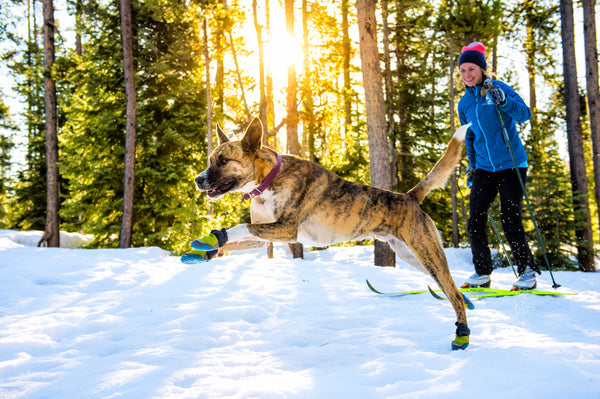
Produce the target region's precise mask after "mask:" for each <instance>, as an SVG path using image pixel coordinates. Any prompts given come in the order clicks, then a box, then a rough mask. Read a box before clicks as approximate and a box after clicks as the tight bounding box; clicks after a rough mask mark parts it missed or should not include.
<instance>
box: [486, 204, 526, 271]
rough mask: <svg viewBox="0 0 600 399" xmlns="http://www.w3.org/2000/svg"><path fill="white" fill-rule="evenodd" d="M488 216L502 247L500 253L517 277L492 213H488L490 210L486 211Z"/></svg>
mask: <svg viewBox="0 0 600 399" xmlns="http://www.w3.org/2000/svg"><path fill="white" fill-rule="evenodd" d="M488 218H489V219H490V222H491V224H492V230H494V233H496V237H497V238H498V241H500V246H501V248H502V254H503V255H504V257H505V258H506V260H507V261H508V264H509V265H510V267H512V270H513V273H514V274H515V277H519V275H518V274H517V271H516V270H515V266H514V265H513V263H512V261H511V260H510V256H508V252H507V251H506V247H505V246H504V240H502V237H500V232H499V231H498V228H497V227H496V223H495V222H494V218H493V217H492V214H491V213H490V211H488Z"/></svg>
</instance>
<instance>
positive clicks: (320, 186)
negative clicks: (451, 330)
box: [196, 119, 470, 349]
mask: <svg viewBox="0 0 600 399" xmlns="http://www.w3.org/2000/svg"><path fill="white" fill-rule="evenodd" d="M467 128H468V125H465V126H462V127H461V128H460V129H458V131H457V132H456V134H455V135H454V136H453V137H452V139H451V140H450V143H449V145H448V148H447V149H446V151H445V152H444V155H443V156H442V157H441V158H440V160H439V161H438V162H437V163H436V165H435V166H434V167H433V169H432V170H431V172H430V173H429V174H428V175H427V176H426V177H425V178H424V179H423V180H422V181H421V182H419V183H418V184H417V185H416V186H415V187H413V188H412V189H411V190H410V191H408V192H407V193H393V192H391V191H386V190H382V189H379V188H375V187H370V186H366V185H362V184H358V183H353V182H350V181H346V180H343V179H341V178H340V177H338V176H337V175H335V174H334V173H333V172H331V171H329V170H326V169H324V168H322V167H320V166H319V165H317V164H316V163H314V162H310V161H307V160H305V159H300V158H296V157H294V156H290V155H281V156H279V155H278V154H277V153H276V152H275V151H274V150H272V149H270V148H267V147H263V146H262V145H261V142H262V131H263V129H262V124H261V123H260V121H259V119H254V120H253V121H252V122H251V123H250V125H249V126H248V128H247V130H246V132H245V134H244V137H243V138H242V139H241V140H239V141H230V140H229V139H228V138H227V136H226V135H225V134H224V133H223V131H222V130H221V128H220V127H217V134H218V137H219V146H218V147H217V148H216V149H215V150H214V151H213V152H212V154H211V155H210V160H209V166H208V168H207V169H206V170H205V171H204V172H202V173H201V174H200V175H198V177H196V185H197V186H198V188H199V189H200V190H202V191H206V192H207V194H208V196H209V197H210V198H212V199H216V198H220V197H221V196H223V195H224V194H226V193H228V192H230V191H242V192H244V193H246V194H247V196H250V197H252V202H251V207H250V214H251V220H252V223H250V224H241V225H238V226H235V227H233V228H231V229H229V230H227V237H228V242H227V244H225V245H224V246H223V247H222V248H221V249H220V250H219V251H228V250H232V249H240V247H242V248H248V247H249V246H248V245H247V243H246V245H244V244H240V243H241V242H244V241H251V242H254V244H258V243H259V242H260V243H268V242H269V241H276V242H288V243H293V242H300V243H303V244H306V245H311V246H325V245H330V244H334V243H339V242H344V241H351V240H361V239H365V238H376V239H378V240H381V241H386V242H387V243H388V244H389V245H390V246H391V248H392V249H393V250H394V252H395V253H396V254H397V255H398V257H399V258H401V259H402V260H404V261H406V262H407V263H409V264H410V265H412V266H414V267H416V268H417V269H420V270H422V271H423V272H425V273H427V274H429V275H430V276H431V277H433V279H434V280H435V281H436V282H437V284H438V285H439V286H440V288H441V289H442V290H443V292H444V293H445V294H446V296H447V297H448V299H449V300H450V302H451V303H452V306H453V307H454V311H455V312H456V317H457V322H456V325H457V330H456V335H457V337H456V340H455V341H454V342H453V345H452V347H453V349H464V348H465V347H466V346H467V345H468V336H469V333H470V331H469V328H468V327H467V316H466V312H465V304H464V302H463V297H462V294H461V293H460V292H459V291H458V289H457V288H456V286H455V284H454V281H453V279H452V276H451V275H450V271H449V269H448V262H447V260H446V256H445V254H444V250H443V247H442V243H441V240H440V237H439V233H438V231H437V229H436V227H435V225H434V223H433V221H432V220H431V218H430V217H429V216H428V215H427V214H426V213H425V212H423V210H421V208H420V206H419V204H420V203H421V201H423V199H424V198H425V196H427V194H428V193H429V192H430V191H431V190H433V189H435V188H440V187H443V186H444V185H445V184H446V181H447V179H448V177H449V176H450V174H451V173H452V172H453V171H454V168H455V167H456V165H457V164H458V162H459V161H460V159H461V157H462V149H463V145H464V139H465V134H466V130H467ZM265 180H267V181H266V182H265ZM261 183H267V184H268V187H266V188H265V187H264V184H263V187H261V190H260V191H254V190H255V188H256V187H257V186H259V185H260V184H261ZM254 246H256V245H254Z"/></svg>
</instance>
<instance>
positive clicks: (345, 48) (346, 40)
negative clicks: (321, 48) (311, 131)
mask: <svg viewBox="0 0 600 399" xmlns="http://www.w3.org/2000/svg"><path fill="white" fill-rule="evenodd" d="M348 11H349V7H348V0H342V67H343V69H344V91H343V101H344V136H345V137H346V140H348V135H349V134H350V131H351V130H352V127H351V126H352V98H351V97H350V92H351V90H352V82H351V81H350V51H351V42H350V31H349V29H350V28H349V23H348Z"/></svg>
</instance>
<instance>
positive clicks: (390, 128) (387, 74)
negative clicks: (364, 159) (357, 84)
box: [381, 1, 398, 187]
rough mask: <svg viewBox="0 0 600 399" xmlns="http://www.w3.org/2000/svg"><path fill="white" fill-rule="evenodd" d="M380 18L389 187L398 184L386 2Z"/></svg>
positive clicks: (382, 4) (382, 6) (382, 5)
mask: <svg viewBox="0 0 600 399" xmlns="http://www.w3.org/2000/svg"><path fill="white" fill-rule="evenodd" d="M381 8H382V10H381V11H382V19H383V24H382V27H383V32H382V33H383V62H384V65H385V70H384V81H385V99H386V104H385V105H386V114H387V133H386V134H387V138H388V140H389V147H390V174H391V176H392V182H391V187H394V186H395V185H396V184H398V153H397V151H396V136H395V131H396V125H395V123H394V90H393V82H392V68H391V57H390V40H389V37H390V29H389V26H388V7H387V2H386V1H384V2H382V3H381Z"/></svg>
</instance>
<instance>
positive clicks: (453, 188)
mask: <svg viewBox="0 0 600 399" xmlns="http://www.w3.org/2000/svg"><path fill="white" fill-rule="evenodd" d="M448 59H449V60H450V62H449V65H448V86H450V90H449V91H450V136H454V131H455V130H456V128H455V124H454V114H455V112H454V107H455V105H454V38H453V37H452V36H450V51H449V54H448ZM457 194H458V177H457V176H456V172H454V173H452V175H451V176H450V199H451V203H452V245H453V246H454V248H458V245H459V241H460V232H459V230H458V195H457Z"/></svg>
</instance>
